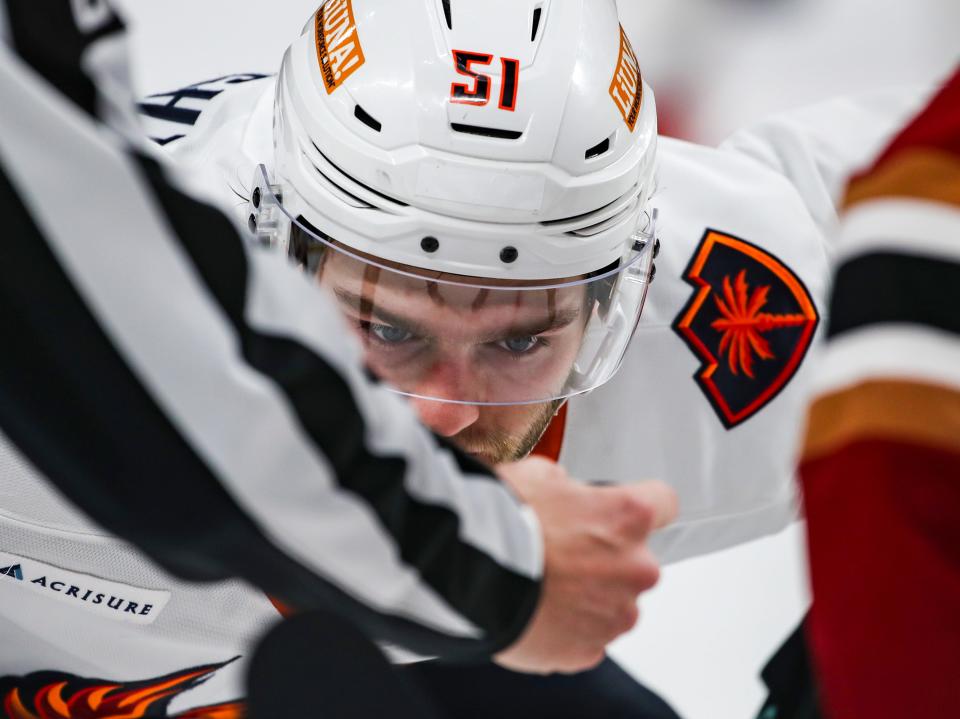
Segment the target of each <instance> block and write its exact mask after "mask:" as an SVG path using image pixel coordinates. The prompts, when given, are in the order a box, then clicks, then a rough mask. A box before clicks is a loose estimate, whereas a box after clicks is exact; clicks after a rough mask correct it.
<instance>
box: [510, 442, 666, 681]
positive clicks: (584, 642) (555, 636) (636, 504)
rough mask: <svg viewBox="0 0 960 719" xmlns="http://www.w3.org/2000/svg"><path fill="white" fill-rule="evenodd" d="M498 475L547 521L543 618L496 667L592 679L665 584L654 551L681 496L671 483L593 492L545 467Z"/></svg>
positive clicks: (540, 462)
mask: <svg viewBox="0 0 960 719" xmlns="http://www.w3.org/2000/svg"><path fill="white" fill-rule="evenodd" d="M497 473H498V474H499V475H500V477H501V478H502V479H503V480H504V481H506V482H507V483H508V484H509V485H510V486H511V487H513V489H514V490H515V491H516V492H517V493H518V494H519V495H520V497H521V498H522V499H523V500H524V501H525V502H527V504H529V505H530V506H531V507H532V508H533V509H534V511H535V512H536V513H537V517H538V518H539V519H540V525H541V528H542V531H543V537H544V549H545V557H544V581H543V591H542V595H541V597H540V604H539V605H538V607H537V610H536V613H535V614H534V616H533V619H532V620H531V622H530V624H529V625H528V626H527V629H526V631H525V632H524V634H523V635H522V636H521V637H520V639H519V640H518V641H517V642H516V643H514V644H513V645H512V646H510V647H508V648H507V649H506V650H504V651H503V652H502V653H501V654H499V655H498V656H497V657H496V661H497V662H498V663H499V664H501V665H502V666H504V667H506V668H508V669H513V670H515V671H523V672H531V673H549V672H565V673H572V672H578V671H584V670H587V669H590V668H591V667H593V666H596V665H597V664H598V663H599V662H600V661H601V660H602V659H603V656H604V649H605V647H606V646H607V644H609V643H610V642H611V641H613V640H614V639H615V638H616V637H618V636H619V635H621V634H623V633H624V632H626V631H628V630H629V629H631V628H632V627H633V626H634V624H636V622H637V619H638V618H639V610H638V608H637V597H638V596H639V595H640V593H641V592H644V591H646V590H648V589H650V588H651V587H653V585H655V584H656V583H657V580H658V579H659V576H660V568H659V565H658V564H657V561H656V559H654V557H653V555H651V554H650V552H649V551H648V550H647V547H646V542H647V538H648V537H649V536H650V533H651V532H652V531H653V530H654V529H659V528H661V527H664V526H666V525H667V524H669V523H670V522H671V521H673V518H674V517H675V516H676V512H677V500H676V495H675V494H674V492H673V490H671V489H670V488H669V487H667V486H666V485H665V484H663V483H661V482H645V483H642V484H634V485H627V486H617V487H590V486H587V485H583V484H579V483H577V482H574V481H573V480H572V479H570V477H569V476H568V475H567V473H566V472H565V471H564V470H563V468H562V467H560V466H558V465H556V464H553V463H552V462H549V461H547V460H544V459H538V458H532V459H527V460H524V461H522V462H518V463H516V464H511V465H501V466H500V467H498V468H497Z"/></svg>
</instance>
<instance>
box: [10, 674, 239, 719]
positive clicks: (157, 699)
mask: <svg viewBox="0 0 960 719" xmlns="http://www.w3.org/2000/svg"><path fill="white" fill-rule="evenodd" d="M232 661H234V660H233V659H231V660H230V662H232ZM230 662H224V663H223V664H211V665H209V666H203V667H195V668H193V669H184V670H182V671H179V672H174V673H173V674H168V675H166V676H163V677H157V678H156V679H147V680H144V681H134V682H117V681H109V680H105V679H85V678H82V677H77V676H74V675H73V674H66V673H64V672H57V671H46V672H35V673H33V674H29V675H27V676H24V677H13V676H7V677H0V710H2V711H3V712H4V713H3V714H2V715H0V716H4V717H9V718H10V719H38V717H50V719H53V718H54V717H56V719H119V718H120V717H172V718H174V719H201V717H202V718H203V719H242V717H243V716H245V714H246V712H245V711H244V705H243V703H241V702H238V701H231V702H226V703H222V704H216V705H213V706H205V707H198V708H196V709H189V710H187V711H184V712H179V713H176V714H170V713H169V707H170V704H171V703H172V702H173V700H174V699H176V698H177V697H179V696H181V695H182V694H183V693H184V692H187V691H189V690H191V689H193V688H195V687H197V686H199V685H200V684H202V683H203V682H205V681H207V680H208V679H209V678H210V677H212V676H213V675H214V674H215V673H216V672H217V671H219V670H220V669H222V668H223V667H225V666H226V665H227V664H230Z"/></svg>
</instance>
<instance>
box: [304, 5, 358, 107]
mask: <svg viewBox="0 0 960 719" xmlns="http://www.w3.org/2000/svg"><path fill="white" fill-rule="evenodd" d="M316 38H317V59H318V60H319V61H320V74H321V75H323V85H324V87H326V88H327V94H328V95H329V94H330V93H332V92H333V91H334V90H336V89H337V88H338V87H340V86H341V85H342V84H343V83H345V82H346V81H347V78H349V77H350V76H351V75H352V74H353V73H355V72H356V71H357V70H359V69H360V68H361V67H362V66H363V64H364V63H365V62H366V58H365V57H364V56H363V47H362V46H361V45H360V36H359V35H358V34H357V21H356V20H355V19H354V17H353V2H352V0H327V2H325V3H324V4H323V5H322V6H321V7H320V9H319V10H317V15H316Z"/></svg>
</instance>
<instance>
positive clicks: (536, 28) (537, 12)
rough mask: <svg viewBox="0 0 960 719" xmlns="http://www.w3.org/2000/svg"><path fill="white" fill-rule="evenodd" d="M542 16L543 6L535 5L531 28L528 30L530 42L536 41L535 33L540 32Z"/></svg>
mask: <svg viewBox="0 0 960 719" xmlns="http://www.w3.org/2000/svg"><path fill="white" fill-rule="evenodd" d="M541 17H543V6H537V7H536V8H534V10H533V29H532V30H531V31H530V42H536V40H537V33H538V32H540V18H541Z"/></svg>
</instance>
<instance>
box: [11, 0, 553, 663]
mask: <svg viewBox="0 0 960 719" xmlns="http://www.w3.org/2000/svg"><path fill="white" fill-rule="evenodd" d="M0 18H2V21H0V33H2V35H3V38H4V43H3V44H0V129H2V131H0V207H2V208H3V214H4V217H5V223H6V232H8V233H9V236H10V237H14V238H16V241H15V242H8V243H5V244H4V250H3V258H2V262H0V308H2V309H0V312H2V315H3V327H4V332H5V349H4V351H3V352H0V428H2V431H3V433H4V434H6V435H7V436H8V437H9V438H11V440H12V441H13V442H14V443H15V444H16V445H17V447H18V448H19V449H20V450H21V451H22V453H23V454H24V455H25V456H26V457H27V458H28V459H29V460H30V461H31V462H32V463H33V464H34V465H35V466H36V467H37V468H38V469H40V470H41V471H42V472H43V473H44V474H45V475H46V476H47V477H48V478H49V479H50V480H52V481H53V482H54V483H55V484H56V485H57V486H58V488H59V489H60V490H61V491H62V492H63V493H64V494H65V495H66V496H67V497H69V498H70V499H71V500H72V501H74V502H75V503H77V504H78V505H79V506H81V507H82V508H83V509H84V510H85V511H87V512H88V513H89V514H90V515H91V516H92V517H94V519H96V520H97V521H98V522H99V523H100V524H102V525H103V526H105V527H106V528H108V529H110V530H111V531H112V532H114V533H115V534H117V535H119V536H120V537H122V538H124V539H126V540H129V541H131V542H133V543H135V544H137V545H139V546H140V547H141V548H143V549H144V550H145V551H147V553H148V554H150V555H151V556H152V557H153V558H154V559H155V560H157V561H158V562H159V563H160V564H161V565H162V566H164V567H165V568H166V569H168V570H170V571H172V572H173V573H175V574H177V575H178V576H180V577H183V578H186V579H190V580H196V581H204V580H219V579H223V578H226V577H234V576H235V577H241V578H244V579H246V580H248V581H250V582H251V583H254V584H256V585H258V586H259V587H261V588H262V589H264V590H265V591H267V592H268V593H270V594H271V595H273V596H276V597H278V598H279V599H281V600H283V601H284V602H285V603H287V604H288V605H290V606H292V607H294V608H299V609H310V608H314V607H325V608H333V609H335V610H336V611H339V612H341V613H342V614H344V615H345V616H348V617H350V618H352V619H353V620H354V621H356V622H357V623H358V624H359V625H360V626H361V627H362V628H363V629H364V630H365V631H366V632H367V633H368V634H369V635H370V636H372V637H373V638H375V639H380V640H384V641H388V642H391V643H395V644H398V645H401V646H404V647H407V648H409V649H412V650H413V651H416V652H418V653H422V654H439V655H447V656H465V657H466V656H487V655H489V654H492V653H494V652H496V651H498V650H500V649H501V648H503V647H505V646H507V645H509V644H510V643H512V642H513V641H514V640H515V639H516V638H517V636H519V634H520V632H521V631H522V630H523V628H524V626H525V625H526V623H527V621H528V620H529V618H530V616H531V615H532V612H533V610H534V608H535V606H536V603H537V600H538V597H539V588H540V576H541V572H542V546H541V539H540V535H539V528H538V526H537V523H536V520H535V518H534V516H533V514H532V512H531V511H530V510H529V509H526V508H524V507H523V506H522V505H521V504H520V503H519V502H518V501H517V499H516V498H515V497H514V496H513V495H512V494H511V493H510V492H509V491H508V490H507V489H506V487H505V486H504V485H503V484H501V483H500V482H498V481H496V479H495V478H494V477H492V476H491V475H490V473H489V472H488V471H487V470H486V469H485V468H483V467H482V466H480V465H478V464H476V463H473V462H472V461H471V460H470V459H469V458H467V457H465V456H462V455H460V454H458V453H457V452H456V451H455V450H454V449H452V448H450V447H448V446H446V445H444V444H443V443H442V442H441V441H440V440H439V439H438V438H436V437H434V436H432V435H431V434H429V433H428V432H427V431H426V430H424V429H423V428H422V427H421V426H420V425H419V424H418V423H417V422H416V419H415V416H414V414H413V412H412V410H411V409H410V408H409V407H408V405H407V404H406V403H404V402H403V401H401V400H400V399H399V398H398V397H397V396H395V395H393V394H392V393H390V392H388V391H387V390H386V389H384V388H382V387H380V386H378V385H377V384H375V383H373V382H372V381H371V380H370V379H369V378H368V377H367V376H366V375H365V373H364V372H363V370H362V369H361V365H360V361H359V358H360V352H359V349H358V348H357V347H355V346H354V344H353V341H352V340H351V339H350V334H349V332H348V331H347V329H346V328H345V326H344V325H343V324H342V322H341V320H340V319H339V317H338V314H337V313H336V311H335V309H334V308H333V307H332V305H331V304H330V303H329V302H328V300H327V299H326V297H325V296H324V295H323V294H321V292H320V291H319V290H318V289H317V288H316V287H315V286H314V285H313V284H312V283H309V282H308V281H307V280H306V279H305V278H304V277H302V275H301V273H298V272H297V271H296V270H294V269H293V268H291V267H289V266H288V265H287V264H286V263H285V262H284V260H283V259H282V258H280V257H278V256H276V253H269V252H260V251H257V250H256V249H253V248H251V247H250V246H249V245H248V243H246V242H245V241H244V240H243V239H242V237H241V235H240V234H239V232H238V229H237V228H236V227H235V226H234V224H232V223H231V221H230V220H229V219H228V218H227V216H226V215H224V214H223V213H222V212H221V211H220V210H219V209H217V207H215V206H214V205H212V204H209V203H207V202H206V201H204V200H203V199H202V198H198V197H197V196H195V194H193V193H192V192H188V191H187V190H186V188H187V186H188V184H189V182H188V180H187V179H186V178H184V177H183V176H182V175H180V174H177V172H175V171H174V170H173V169H172V168H171V167H167V166H165V165H164V164H161V162H160V161H159V160H157V159H155V157H154V156H153V155H152V154H151V153H150V151H149V148H148V147H147V146H140V145H138V144H137V143H138V140H137V139H136V138H135V137H133V136H132V135H131V136H130V137H124V136H122V135H121V134H119V133H117V132H115V131H113V130H111V129H110V126H109V125H113V126H114V127H118V126H119V127H126V126H127V123H128V121H130V120H131V115H132V102H131V100H130V97H131V96H130V93H129V90H127V89H125V88H123V87H122V84H121V83H118V80H117V79H118V78H120V77H122V76H123V75H124V74H125V73H124V71H123V64H124V62H125V58H124V53H123V26H122V23H121V22H120V20H119V19H118V18H117V16H116V15H115V14H114V13H113V12H112V10H111V9H110V7H109V6H108V5H107V4H106V3H102V2H92V3H75V2H68V1H67V0H62V1H58V2H51V3H44V4H43V6H42V7H41V6H39V5H38V4H37V3H34V2H30V0H7V1H6V2H3V3H0ZM106 121H110V122H109V123H108V122H106Z"/></svg>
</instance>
